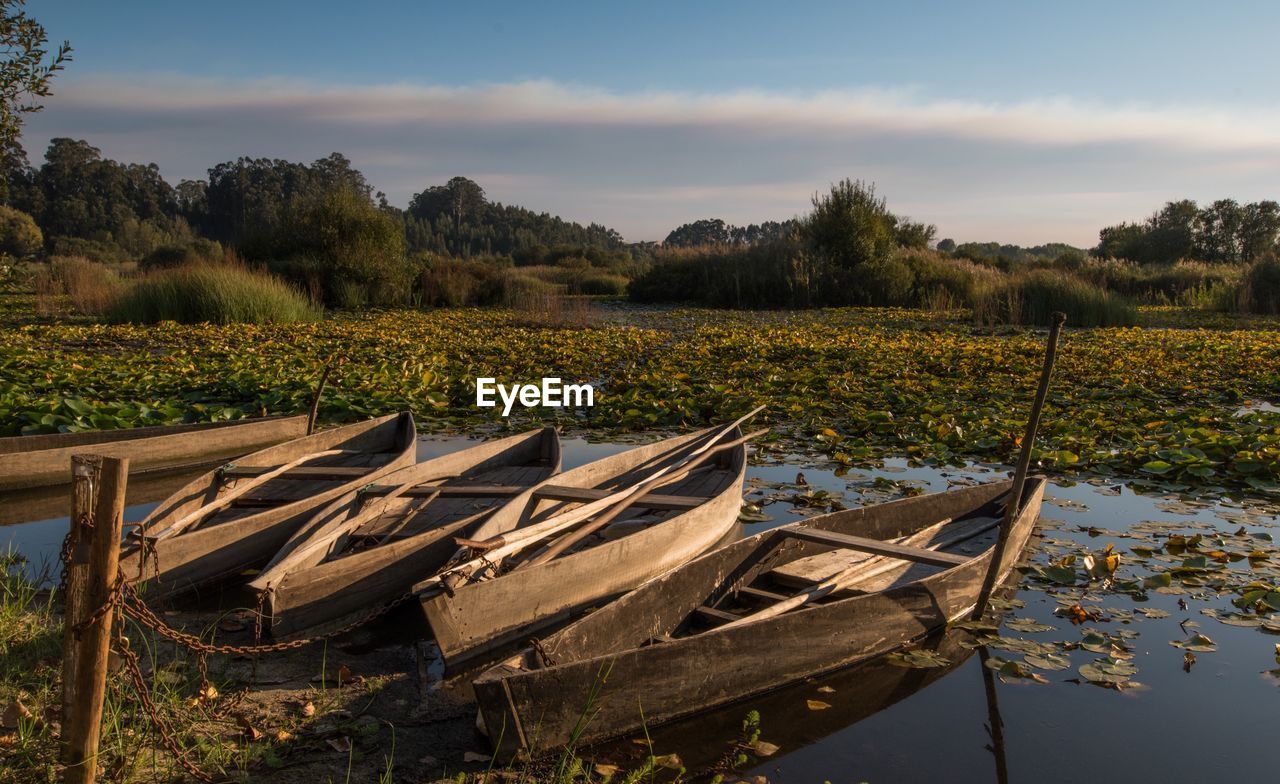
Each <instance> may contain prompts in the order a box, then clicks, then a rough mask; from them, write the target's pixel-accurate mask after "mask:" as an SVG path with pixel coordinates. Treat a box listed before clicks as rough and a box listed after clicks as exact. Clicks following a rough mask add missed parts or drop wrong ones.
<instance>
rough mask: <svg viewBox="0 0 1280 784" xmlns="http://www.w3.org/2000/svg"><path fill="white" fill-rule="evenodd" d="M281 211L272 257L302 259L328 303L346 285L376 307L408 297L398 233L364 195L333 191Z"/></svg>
mask: <svg viewBox="0 0 1280 784" xmlns="http://www.w3.org/2000/svg"><path fill="white" fill-rule="evenodd" d="M286 212H287V215H286V218H285V225H284V227H283V228H282V229H280V230H279V231H278V233H277V236H276V237H274V239H273V243H272V244H273V253H272V255H273V256H274V257H276V258H284V259H307V264H308V265H309V267H310V269H312V270H313V271H316V272H318V273H320V274H321V275H323V278H324V279H323V287H324V290H325V294H326V299H327V300H328V301H331V302H334V301H336V297H337V294H338V291H339V286H340V285H341V286H342V287H343V292H344V296H346V295H347V294H349V293H350V290H351V289H350V286H351V285H357V286H363V287H364V291H365V292H366V294H367V296H368V297H369V298H370V299H373V300H375V301H377V302H378V303H380V304H396V303H398V302H402V301H405V300H407V299H408V294H409V283H410V280H409V279H410V271H409V267H408V265H407V264H406V262H405V256H404V231H403V229H402V227H401V226H399V225H397V224H396V222H395V221H393V220H392V219H391V217H390V216H389V215H388V214H387V213H386V212H384V211H382V210H380V209H378V206H377V205H376V204H374V203H373V202H372V201H371V200H370V199H369V198H368V197H367V196H366V195H364V194H362V193H360V192H358V191H357V190H355V189H354V188H334V189H330V190H327V191H323V192H320V193H317V194H314V195H310V196H305V197H300V198H298V199H295V200H294V201H293V202H291V203H290V204H289V207H288V209H287V211H286ZM340 282H341V284H340Z"/></svg>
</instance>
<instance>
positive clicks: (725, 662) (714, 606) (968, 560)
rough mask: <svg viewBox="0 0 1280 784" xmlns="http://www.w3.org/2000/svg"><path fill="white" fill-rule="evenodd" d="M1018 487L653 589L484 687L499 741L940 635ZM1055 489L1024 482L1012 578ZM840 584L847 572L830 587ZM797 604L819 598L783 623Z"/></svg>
mask: <svg viewBox="0 0 1280 784" xmlns="http://www.w3.org/2000/svg"><path fill="white" fill-rule="evenodd" d="M1011 486H1012V483H1011V482H998V483H993V484H987V485H981V486H977V487H971V488H965V489H960V490H953V491H949V492H945V493H938V494H934V495H927V496H919V497H916V498H910V499H906V500H902V501H896V502H893V503H888V504H881V505H879V506H872V507H866V508H861V509H852V510H847V511H842V512H835V513H833V514H829V515H823V516H821V517H815V518H812V519H809V520H806V521H804V522H800V523H795V524H792V525H788V526H783V527H781V528H775V529H772V530H769V531H765V532H763V533H760V534H757V535H755V536H752V537H749V538H746V539H742V540H739V541H737V542H734V543H732V544H729V545H727V546H725V547H722V548H720V549H718V550H715V551H713V552H711V553H708V554H706V555H704V556H702V557H700V558H697V559H695V560H693V561H691V562H689V563H688V564H686V565H684V566H682V567H679V568H677V569H674V570H673V571H671V572H669V573H667V574H665V575H662V576H660V577H657V578H655V579H653V580H650V581H649V582H647V583H645V584H644V585H642V586H640V587H639V588H637V589H636V590H634V591H632V592H631V593H629V594H627V595H626V596H624V597H622V598H620V599H618V600H617V601H615V602H613V603H612V604H610V605H608V606H607V607H604V608H602V609H599V610H596V611H595V612H594V613H591V614H590V615H587V616H586V617H585V618H582V619H581V620H579V621H577V622H575V623H573V624H571V625H569V626H567V627H565V628H564V629H561V630H560V631H559V632H557V633H555V634H553V635H550V636H548V637H546V638H544V639H542V640H541V641H540V642H539V644H538V645H537V646H536V647H535V648H534V649H531V650H527V651H525V652H524V653H522V654H520V655H519V656H517V657H514V658H512V659H511V660H509V661H507V662H505V663H503V664H501V665H499V666H497V667H494V668H492V669H490V670H488V671H487V672H485V673H483V674H482V675H481V676H480V677H479V678H478V679H477V680H476V681H475V682H474V687H475V691H476V698H477V700H478V702H479V704H480V710H481V716H482V720H483V724H484V726H485V727H486V728H487V731H488V734H489V737H490V741H491V742H492V743H493V745H494V747H495V748H496V749H497V750H499V751H500V752H511V751H515V750H517V749H531V750H534V751H539V750H545V749H548V748H552V747H555V746H558V745H562V744H564V743H566V742H568V741H569V740H570V739H571V738H572V739H576V742H578V743H590V742H594V741H598V740H603V739H607V738H609V737H613V736H617V735H619V734H622V733H626V732H629V731H632V730H634V729H637V728H639V727H640V726H641V723H642V721H643V722H644V725H645V726H656V725H660V724H663V723H666V722H670V721H672V720H674V719H677V718H680V717H682V716H686V715H689V714H691V713H694V712H698V711H702V710H705V709H708V708H712V707H715V706H719V705H724V704H727V703H730V702H733V701H735V700H739V699H742V698H745V697H748V696H751V695H754V694H759V693H763V692H765V691H768V690H771V689H774V688H777V687H780V686H783V685H785V684H788V683H792V682H795V681H797V680H799V679H802V678H806V677H809V676H813V675H817V674H821V673H824V672H829V671H833V670H835V669H838V668H841V667H844V666H847V665H849V664H852V663H854V662H857V661H860V660H865V659H869V658H871V657H874V656H878V655H881V654H883V653H886V652H888V651H890V650H892V649H894V648H897V647H900V646H902V645H904V644H906V643H908V642H910V641H912V640H915V639H917V638H920V637H922V636H925V635H927V634H928V633H930V632H933V631H936V630H938V629H941V628H942V627H944V626H945V625H946V624H947V623H948V622H950V621H953V620H956V619H959V618H960V617H962V616H965V615H966V614H968V613H970V612H971V611H972V610H973V608H974V606H975V604H976V603H977V602H978V601H979V597H980V594H981V593H982V589H983V582H984V579H986V577H987V572H988V569H989V567H990V565H991V562H992V560H993V557H994V553H995V552H996V550H997V546H996V545H995V544H993V543H992V542H993V540H994V539H995V538H996V534H997V532H998V530H999V529H1000V527H1001V522H1000V521H1001V518H1002V516H1003V510H1002V507H1003V504H1004V500H1005V498H1007V496H1008V494H1009V492H1010V489H1011ZM1043 493H1044V480H1043V479H1038V478H1036V479H1030V480H1028V482H1027V484H1026V486H1025V491H1024V493H1023V494H1022V498H1023V499H1024V501H1023V503H1022V504H1021V505H1020V508H1019V509H1018V510H1017V513H1016V514H1015V515H1013V516H1012V517H1011V518H1010V524H1009V525H1008V528H1007V538H1006V540H1005V544H1004V547H1003V550H1002V552H1003V557H1002V558H1001V559H1000V562H999V565H998V571H997V572H996V573H995V575H996V576H997V577H998V578H999V579H1000V580H1003V579H1004V578H1005V577H1006V576H1007V575H1008V574H1009V572H1010V571H1011V569H1012V566H1013V564H1014V562H1015V561H1017V560H1018V558H1019V556H1020V554H1021V552H1022V550H1023V547H1024V546H1025V545H1026V542H1027V540H1028V538H1029V537H1030V535H1031V532H1032V529H1033V528H1034V527H1035V522H1036V519H1037V518H1038V516H1039V511H1040V502H1041V498H1042V496H1043ZM833 576H840V577H841V579H840V580H838V581H834V582H835V585H834V587H833V580H832V577H833ZM797 590H799V591H801V593H800V594H796V593H795V592H796V591H797ZM797 597H803V598H804V599H806V600H807V601H805V603H804V604H803V605H802V606H801V607H797V608H795V609H793V610H792V611H789V612H781V613H778V614H771V613H774V612H775V611H776V610H777V608H779V607H785V606H787V605H791V604H795V603H796V602H797ZM784 603H785V604H784ZM753 616H754V617H753ZM641 711H643V714H642V713H641Z"/></svg>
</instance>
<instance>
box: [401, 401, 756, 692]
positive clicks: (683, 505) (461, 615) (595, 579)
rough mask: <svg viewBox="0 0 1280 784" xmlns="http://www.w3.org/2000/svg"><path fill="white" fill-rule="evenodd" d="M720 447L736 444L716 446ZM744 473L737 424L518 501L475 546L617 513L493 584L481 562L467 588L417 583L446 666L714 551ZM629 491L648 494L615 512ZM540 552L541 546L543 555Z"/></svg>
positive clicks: (640, 453) (611, 463)
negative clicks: (695, 464)
mask: <svg viewBox="0 0 1280 784" xmlns="http://www.w3.org/2000/svg"><path fill="white" fill-rule="evenodd" d="M722 438H732V439H734V441H731V442H729V443H723V444H719V445H718V446H716V448H710V447H712V446H713V445H714V444H715V442H716V441H718V440H719V439H722ZM704 447H707V448H709V451H706V452H704V453H702V455H701V457H699V458H696V459H698V460H704V461H705V464H703V465H702V467H701V468H699V469H698V470H695V471H693V473H690V474H688V475H684V476H682V472H681V471H679V470H673V469H678V467H680V466H682V465H689V463H687V462H686V461H688V460H689V459H690V456H691V455H693V454H695V453H697V452H699V451H700V450H702V449H703V448H704ZM745 467H746V450H745V447H744V446H743V443H742V440H741V439H740V438H739V433H738V430H737V427H736V424H735V426H734V427H733V428H732V429H724V430H722V429H719V428H714V429H710V430H704V431H700V432H697V433H693V434H689V435H685V436H680V437H677V438H672V439H668V440H666V441H660V442H657V443H654V444H648V445H645V446H640V447H636V448H634V449H630V450H627V451H625V452H621V453H619V454H616V455H611V456H609V457H606V458H604V459H602V460H597V461H595V462H593V463H588V464H587V465H584V466H580V467H578V468H575V469H572V470H570V471H566V472H564V473H562V474H560V475H559V476H557V477H555V478H554V479H553V480H552V481H551V482H548V483H545V484H543V485H539V486H537V487H534V488H531V489H530V490H527V491H525V492H524V493H522V494H520V495H519V496H516V497H515V498H514V499H512V500H511V501H510V502H509V503H508V504H506V505H505V506H503V507H502V508H501V509H499V510H498V511H497V512H495V513H494V514H493V515H492V516H491V517H489V518H488V519H486V520H485V521H484V522H483V523H482V524H481V525H480V526H479V527H478V528H477V529H476V531H475V532H473V533H472V535H471V538H472V539H474V540H487V539H491V538H495V537H496V538H498V539H501V538H502V537H504V536H506V537H515V536H519V535H522V534H524V533H526V532H528V531H534V530H538V529H536V528H534V527H533V526H534V525H535V524H538V523H549V522H553V521H555V520H558V519H563V518H564V517H567V516H568V515H570V514H575V513H578V516H583V515H586V516H587V520H588V522H586V523H584V526H588V527H589V526H591V524H592V522H593V521H591V519H590V518H591V517H592V516H594V517H595V518H596V519H595V520H594V522H596V523H599V522H603V521H604V519H605V518H604V515H606V514H609V515H616V516H615V517H614V519H612V522H609V523H608V525H605V526H603V527H601V528H599V529H598V530H596V531H595V532H594V533H591V534H590V535H589V536H585V537H583V538H581V539H579V540H576V541H574V542H573V545H572V546H571V547H568V548H567V549H566V550H564V552H562V553H559V554H556V550H555V548H557V547H561V546H564V545H565V544H566V543H567V542H568V541H570V540H568V539H554V540H552V541H553V544H551V545H547V547H544V549H542V550H541V551H536V550H534V549H533V548H532V547H531V548H530V550H529V552H530V553H531V554H530V555H527V556H526V557H524V558H523V559H522V560H521V559H512V560H515V564H514V566H511V561H510V560H509V561H506V562H503V563H501V564H499V565H500V566H501V567H502V569H503V571H502V572H501V573H499V574H497V576H494V575H493V571H494V570H493V569H492V568H490V567H489V564H490V563H491V562H490V561H489V560H485V561H484V562H483V563H484V564H485V568H481V569H478V570H475V571H471V572H469V573H468V574H467V575H466V579H463V580H461V581H456V580H455V581H453V582H452V583H451V582H450V578H454V577H456V576H457V575H458V572H456V571H455V572H450V571H446V572H445V573H443V574H441V575H437V576H436V577H435V578H433V579H431V580H428V581H425V582H423V583H420V584H419V585H416V586H414V591H415V593H416V594H417V595H418V596H419V598H420V600H421V603H422V607H423V611H424V613H425V614H426V617H427V621H428V623H430V624H431V630H432V632H434V634H435V638H436V642H437V644H438V645H439V647H440V651H441V654H442V655H443V656H444V659H445V663H446V664H447V665H448V666H450V667H455V666H456V665H457V664H459V663H461V662H463V661H467V660H472V659H475V658H476V657H478V656H480V655H482V654H486V653H489V652H492V651H494V650H495V649H497V648H500V647H502V646H504V645H507V644H510V643H512V642H523V641H524V640H526V639H528V637H529V635H530V634H531V633H532V632H534V631H537V630H539V629H542V628H544V627H546V626H548V625H552V624H556V623H560V622H563V621H564V620H566V619H567V618H568V617H570V615H571V614H572V613H574V612H576V611H580V610H583V609H585V608H587V607H588V606H590V605H593V604H598V603H600V602H602V601H605V600H608V599H610V598H612V597H614V596H616V595H618V594H621V593H622V592H624V591H627V590H629V589H631V588H634V587H635V586H636V585H639V584H640V583H641V582H643V581H645V580H647V579H648V578H650V577H652V576H654V575H656V574H661V573H662V572H665V571H667V570H668V569H670V568H672V567H673V566H676V565H678V564H681V563H684V562H685V561H687V560H689V559H690V558H692V557H694V556H696V555H698V554H700V553H703V552H705V551H706V550H708V549H709V548H711V547H713V546H714V545H715V544H716V543H718V542H720V541H721V540H722V539H724V537H725V536H726V535H727V534H728V533H729V532H730V531H731V530H732V529H733V526H734V525H735V524H736V523H737V518H738V512H739V510H740V508H741V504H742V479H743V472H744V470H745ZM668 470H672V471H673V472H672V473H671V474H669V477H670V481H664V479H665V478H666V477H665V476H664V477H662V478H659V479H658V480H656V481H654V482H650V483H648V484H644V486H643V487H641V485H642V484H643V483H644V480H646V479H651V478H652V477H654V476H655V475H658V474H661V473H662V472H664V471H668ZM632 488H640V489H643V490H645V492H643V493H641V494H640V495H637V496H635V497H634V498H632V499H631V500H632V501H633V502H634V503H631V504H630V505H623V506H614V507H611V506H610V504H611V501H612V499H613V498H614V497H616V496H617V495H618V494H619V493H620V492H622V493H625V492H627V491H628V489H632ZM593 510H595V511H594V515H589V514H588V513H592V512H593ZM585 530H586V528H583V529H580V531H579V533H582V532H585ZM561 535H562V536H565V537H568V536H574V535H575V532H573V531H571V532H570V533H567V534H563V533H562V534H561ZM544 544H546V542H545V541H539V543H538V544H537V545H536V546H542V545H544ZM549 548H550V549H549ZM497 552H500V551H496V550H495V551H493V552H492V553H489V555H491V556H494V553H497ZM470 554H471V553H470V551H469V550H466V549H464V550H463V551H461V552H460V553H459V557H460V558H461V559H463V560H465V559H466V558H467V557H468V556H469V555H470ZM547 555H553V557H550V558H547ZM494 557H495V558H496V557H497V556H494ZM477 578H488V579H477ZM446 589H447V590H446Z"/></svg>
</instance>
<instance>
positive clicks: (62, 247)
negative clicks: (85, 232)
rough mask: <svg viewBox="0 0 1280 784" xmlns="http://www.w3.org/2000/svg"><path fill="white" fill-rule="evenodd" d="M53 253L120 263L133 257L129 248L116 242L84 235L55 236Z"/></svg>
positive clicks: (106, 262) (107, 262)
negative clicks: (89, 237) (93, 238)
mask: <svg viewBox="0 0 1280 784" xmlns="http://www.w3.org/2000/svg"><path fill="white" fill-rule="evenodd" d="M53 255H55V256H81V257H84V258H87V259H90V260H92V261H100V262H102V263H103V264H119V263H121V262H125V261H130V260H131V259H132V256H131V255H130V253H129V252H128V251H127V250H125V249H124V248H122V247H120V246H119V245H117V244H116V243H114V242H109V241H104V240H89V239H85V238H84V237H54V238H53Z"/></svg>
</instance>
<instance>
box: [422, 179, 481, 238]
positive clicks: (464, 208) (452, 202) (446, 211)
mask: <svg viewBox="0 0 1280 784" xmlns="http://www.w3.org/2000/svg"><path fill="white" fill-rule="evenodd" d="M487 203H488V202H486V201H485V198H484V188H481V187H480V186H479V185H477V184H476V183H475V182H473V181H471V180H469V179H467V178H466V177H454V178H453V179H451V180H449V181H448V182H447V183H445V184H444V185H433V186H432V187H430V188H427V189H426V190H425V191H422V192H421V193H417V194H414V197H413V199H412V200H411V201H410V202H409V212H410V213H412V214H413V215H414V217H417V218H421V219H424V220H431V221H434V220H435V219H436V218H438V217H440V216H441V215H449V216H451V217H452V218H453V227H454V229H461V228H462V223H463V220H464V219H465V218H469V217H472V216H475V215H476V214H477V213H479V212H480V211H481V210H482V209H483V208H484V207H485V205H486V204H487Z"/></svg>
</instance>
